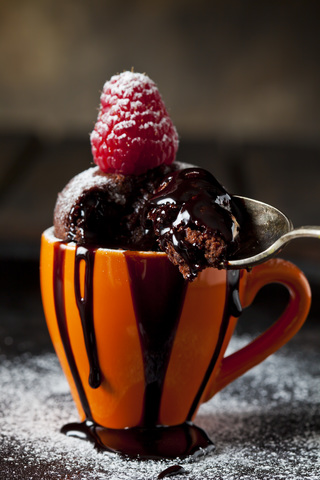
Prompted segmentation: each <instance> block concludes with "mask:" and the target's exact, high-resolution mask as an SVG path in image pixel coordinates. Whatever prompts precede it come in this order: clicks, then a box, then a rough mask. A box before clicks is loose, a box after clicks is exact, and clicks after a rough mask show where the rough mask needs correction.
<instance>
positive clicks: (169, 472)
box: [157, 465, 187, 479]
mask: <svg viewBox="0 0 320 480" xmlns="http://www.w3.org/2000/svg"><path fill="white" fill-rule="evenodd" d="M185 473H187V472H186V470H185V469H184V468H183V467H182V466H181V465H171V467H168V468H166V469H165V470H163V471H162V472H160V473H159V475H158V476H157V478H158V479H160V478H165V477H173V475H182V474H185Z"/></svg>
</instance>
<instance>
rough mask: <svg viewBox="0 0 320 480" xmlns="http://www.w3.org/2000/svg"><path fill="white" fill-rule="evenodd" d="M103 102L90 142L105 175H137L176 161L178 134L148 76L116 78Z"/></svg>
mask: <svg viewBox="0 0 320 480" xmlns="http://www.w3.org/2000/svg"><path fill="white" fill-rule="evenodd" d="M100 100H101V106H100V110H99V114H98V119H97V123H96V124H95V127H94V130H93V132H92V133H91V136H90V140H91V148H92V154H93V159H94V161H95V163H96V164H97V165H98V166H99V167H100V169H101V170H102V171H103V172H117V173H123V174H127V175H129V174H137V175H138V174H141V173H144V172H146V171H147V170H149V169H151V168H155V167H157V166H158V165H161V164H162V163H165V164H167V165H169V164H170V163H172V162H173V161H174V159H175V155H176V152H177V150H178V143H179V142H178V134H177V131H176V129H175V127H174V125H173V123H172V121H171V119H170V117H169V115H168V112H167V110H166V107H165V105H164V103H163V100H162V98H161V96H160V93H159V91H158V89H157V86H156V85H155V83H154V82H153V81H152V80H150V78H149V77H147V76H146V75H143V74H141V73H133V72H124V73H121V74H120V75H114V76H113V77H112V78H111V79H110V80H109V81H107V82H106V83H105V85H104V87H103V91H102V94H101V97H100Z"/></svg>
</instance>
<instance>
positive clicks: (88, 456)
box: [0, 135, 320, 480]
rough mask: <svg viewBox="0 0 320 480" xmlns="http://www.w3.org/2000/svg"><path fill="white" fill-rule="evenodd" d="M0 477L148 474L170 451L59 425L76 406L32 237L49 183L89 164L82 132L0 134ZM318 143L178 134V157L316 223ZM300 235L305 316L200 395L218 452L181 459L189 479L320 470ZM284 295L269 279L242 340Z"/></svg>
mask: <svg viewBox="0 0 320 480" xmlns="http://www.w3.org/2000/svg"><path fill="white" fill-rule="evenodd" d="M0 147H1V162H0V227H1V228H0V247H1V248H0V250H1V252H0V269H1V276H0V284H1V289H0V319H1V321H0V478H1V479H2V478H3V479H11V478H12V479H35V480H37V479H39V480H40V479H49V480H51V479H75V480H77V479H88V480H91V479H92V480H93V479H131V478H132V479H133V478H134V479H155V478H157V475H158V474H159V473H160V472H161V471H162V470H163V469H164V468H166V466H170V465H171V464H172V462H171V463H166V462H155V461H148V462H138V461H133V460H130V461H129V460H123V459H120V458H118V457H110V456H109V455H106V454H102V453H98V452H97V451H95V450H94V448H93V447H92V445H91V444H88V443H86V442H83V441H80V440H76V439H71V438H67V437H65V436H64V435H62V434H61V433H60V432H59V429H60V427H61V426H62V425H63V424H64V423H66V422H68V421H74V420H75V421H76V420H78V418H77V413H76V410H75V407H74V405H73V402H72V399H71V396H70V394H69V390H68V386H67V384H66V381H65V379H64V377H63V374H62V372H61V370H60V366H59V364H58V361H57V359H56V356H55V354H54V352H53V348H52V346H51V342H50V339H49V335H48V332H47V329H46V325H45V320H44V316H43V312H42V306H41V298H40V290H39V271H38V256H39V237H40V234H41V231H42V230H43V229H45V228H46V227H47V226H49V225H50V224H51V218H52V210H53V206H54V202H55V198H56V193H57V191H59V190H60V189H61V188H63V186H64V184H65V183H66V182H67V180H68V179H69V178H70V177H71V176H72V175H74V174H76V173H77V172H79V171H81V170H83V169H84V168H87V167H88V166H89V165H90V158H91V157H90V151H89V147H88V142H87V140H81V139H80V140H79V139H65V140H61V141H59V142H48V141H46V142H45V141H43V140H40V139H39V138H37V137H36V136H34V135H3V136H2V137H0ZM319 152H320V151H319V150H318V149H317V148H310V147H308V148H306V147H301V146H289V147H288V146H281V145H277V146H275V145H273V146H270V145H241V146H239V145H238V146H234V145H233V146H230V145H223V144H221V143H220V144H218V143H216V142H195V141H192V142H191V141H189V142H187V143H186V144H183V143H182V144H181V149H180V160H186V161H189V162H193V163H198V164H200V165H202V166H204V167H206V168H208V169H210V170H211V171H212V172H213V173H214V174H215V175H216V176H217V177H218V178H219V179H220V180H221V181H222V183H224V184H225V186H226V187H227V188H229V190H231V191H232V192H235V193H239V194H243V195H247V196H253V197H255V198H258V199H260V200H264V201H267V202H269V203H272V204H274V205H275V206H277V207H278V208H280V209H282V210H284V211H285V212H286V213H287V214H288V215H289V216H290V217H291V218H292V219H293V221H294V224H295V225H296V226H298V225H302V224H308V223H309V224H310V223H311V224H320V222H319V209H318V206H319V198H320V188H319V186H320V185H319V159H320V153H319ZM319 250H320V249H319V245H318V241H315V240H303V241H299V242H295V243H294V245H293V244H292V245H291V246H289V247H288V248H287V249H286V250H285V251H284V252H283V255H282V256H284V257H285V258H287V259H289V260H292V261H294V262H295V263H296V264H297V265H298V266H299V267H300V268H302V270H304V272H305V273H306V276H307V278H308V280H309V282H310V285H311V288H312V294H313V302H312V307H311V311H310V314H309V317H308V320H307V322H306V323H305V325H304V326H303V328H302V329H301V330H300V332H298V334H297V335H296V336H295V337H294V339H292V340H291V341H290V342H289V343H288V344H287V345H286V346H285V347H283V348H282V349H281V350H280V351H279V352H278V353H276V354H274V355H273V356H271V357H269V358H268V359H267V360H266V361H265V362H263V363H262V364H261V365H259V366H257V367H255V368H254V369H253V370H251V371H250V372H248V373H247V374H245V375H244V376H242V377H241V378H239V379H238V380H236V381H234V382H233V383H232V384H231V385H229V386H228V387H226V388H225V389H224V390H223V391H222V392H220V393H218V394H217V395H216V396H215V397H214V398H213V399H212V400H211V401H210V402H208V403H207V404H206V405H204V406H202V407H201V409H200V412H199V414H198V416H197V419H196V423H197V424H198V425H199V426H201V427H203V428H205V430H206V431H207V432H208V434H209V436H210V437H211V438H212V440H213V441H214V443H215V445H216V449H215V451H214V453H213V454H211V455H209V456H206V457H203V458H201V459H199V460H198V461H196V462H190V461H189V462H188V461H184V462H182V463H181V462H180V464H181V465H183V467H184V470H185V473H184V474H181V475H177V476H176V478H177V479H179V478H190V479H206V478H208V479H223V480H229V479H230V480H231V479H250V480H254V479H286V480H287V479H310V480H311V479H314V480H315V479H318V478H319V476H320V473H319V472H320V453H319V452H320V353H319V348H320V327H319V317H320V295H319V292H320V275H319V265H320V252H319ZM285 301H286V295H285V294H284V291H283V289H282V288H281V287H279V286H271V287H266V288H264V289H263V291H261V292H260V294H259V295H258V297H257V299H256V301H255V302H254V304H253V306H252V307H250V308H249V309H248V310H246V311H245V312H244V314H243V315H242V317H241V318H240V320H239V324H238V328H237V331H236V334H235V335H234V338H233V340H232V345H231V348H233V349H237V348H239V347H241V346H242V345H244V344H245V343H247V342H248V341H250V339H252V338H253V337H254V336H256V335H257V334H258V333H259V332H261V331H262V330H263V329H265V328H266V327H267V326H268V325H269V324H270V323H271V322H272V321H273V320H274V319H275V318H276V317H277V316H278V314H279V312H280V311H281V309H282V308H283V306H284V303H285Z"/></svg>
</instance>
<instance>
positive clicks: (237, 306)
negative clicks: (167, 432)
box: [187, 270, 242, 420]
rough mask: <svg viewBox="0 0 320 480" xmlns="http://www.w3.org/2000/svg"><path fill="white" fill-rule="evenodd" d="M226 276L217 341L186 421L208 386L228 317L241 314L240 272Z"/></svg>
mask: <svg viewBox="0 0 320 480" xmlns="http://www.w3.org/2000/svg"><path fill="white" fill-rule="evenodd" d="M226 275H227V282H226V300H225V305H224V312H223V318H222V322H221V327H220V331H219V337H218V341H217V344H216V347H215V349H214V352H213V355H212V357H211V360H210V363H209V366H208V368H207V371H206V373H205V376H204V377H203V380H202V383H201V385H200V388H199V390H198V393H197V395H196V396H195V398H194V401H193V403H192V405H191V408H190V410H189V414H188V417H187V419H188V420H191V418H192V417H193V415H194V413H195V411H196V409H197V407H198V405H199V402H200V400H201V397H202V395H203V392H204V390H205V388H206V386H207V384H208V381H209V378H210V376H211V373H212V372H213V369H214V367H215V365H216V363H217V360H218V357H219V355H220V352H221V348H222V344H223V341H224V339H225V336H226V332H227V329H228V326H229V320H230V317H231V316H233V317H239V316H240V315H241V313H242V307H241V303H240V299H239V280H240V272H239V270H227V271H226Z"/></svg>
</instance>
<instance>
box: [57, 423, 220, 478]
mask: <svg viewBox="0 0 320 480" xmlns="http://www.w3.org/2000/svg"><path fill="white" fill-rule="evenodd" d="M62 432H63V433H64V434H66V435H68V436H70V437H75V438H79V439H81V440H83V439H84V440H88V441H90V442H92V443H93V444H94V446H95V448H97V449H98V450H100V451H107V452H112V453H119V454H120V455H124V456H125V457H129V458H139V459H141V460H148V459H154V460H160V459H164V458H167V459H170V458H171V459H174V458H177V457H179V458H184V457H193V458H198V457H199V456H202V455H205V454H208V453H210V452H212V451H213V450H214V448H215V447H214V445H213V443H212V442H211V440H210V439H209V437H208V436H207V434H206V433H205V432H204V431H203V430H202V429H201V428H199V427H197V426H196V425H193V424H192V423H190V422H185V423H183V424H181V425H174V426H172V427H168V426H161V425H160V426H157V427H154V426H153V427H152V428H151V427H150V428H141V427H132V428H123V429H119V430H117V429H111V428H104V427H100V426H99V425H96V424H95V423H93V422H90V421H84V422H82V423H70V424H68V425H65V426H64V427H63V428H62ZM169 468H170V469H171V475H173V473H174V472H173V470H176V472H175V473H176V474H178V473H183V472H182V471H181V470H180V471H178V469H177V466H174V467H169ZM179 468H182V467H179ZM166 470H168V469H166ZM166 470H165V471H164V472H163V474H162V476H160V477H158V478H164V477H165V476H169V474H170V470H169V471H167V473H166V475H165V474H164V473H165V472H166ZM160 475H161V474H160Z"/></svg>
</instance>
